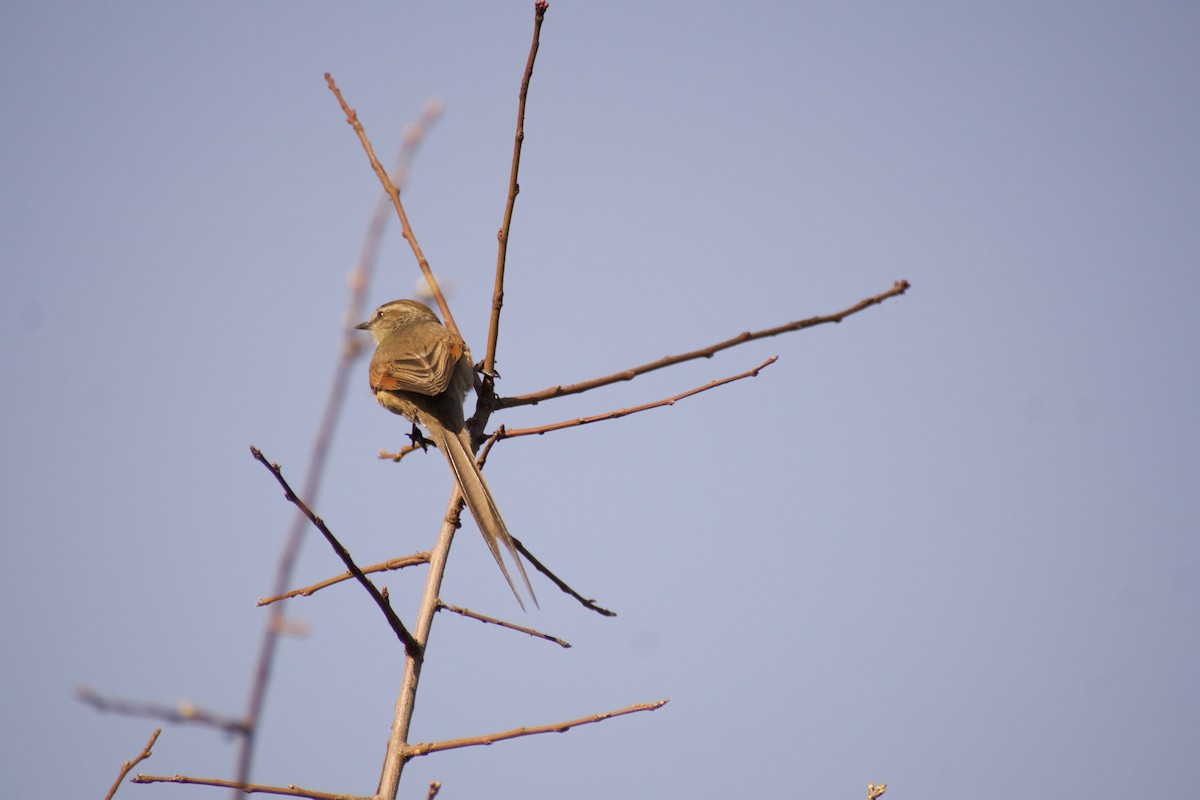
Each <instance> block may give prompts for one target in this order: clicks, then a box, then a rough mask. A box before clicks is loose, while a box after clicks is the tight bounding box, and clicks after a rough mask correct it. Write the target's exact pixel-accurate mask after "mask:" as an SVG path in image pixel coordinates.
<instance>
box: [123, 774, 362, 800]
mask: <svg viewBox="0 0 1200 800" xmlns="http://www.w3.org/2000/svg"><path fill="white" fill-rule="evenodd" d="M133 782H134V783H186V784H190V785H193V786H220V787H223V788H226V789H236V790H237V791H238V792H240V793H241V794H281V795H285V796H287V797H311V798H313V800H373V798H371V797H369V796H362V795H357V794H340V793H336V792H318V791H316V790H315V789H302V788H300V787H299V786H291V785H289V786H266V785H264V784H259V783H242V782H240V781H225V780H221V779H220V778H193V777H191V776H190V775H142V774H141V773H138V775H137V777H135V778H134V779H133Z"/></svg>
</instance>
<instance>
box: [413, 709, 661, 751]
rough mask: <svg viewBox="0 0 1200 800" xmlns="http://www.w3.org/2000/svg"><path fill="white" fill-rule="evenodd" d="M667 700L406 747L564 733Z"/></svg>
mask: <svg viewBox="0 0 1200 800" xmlns="http://www.w3.org/2000/svg"><path fill="white" fill-rule="evenodd" d="M667 702H668V701H667V700H658V701H657V702H654V703H638V704H637V705H632V706H627V707H625V708H621V709H618V710H616V711H606V712H604V713H601V714H595V715H593V716H590V717H580V718H579V719H573V720H570V721H568V722H556V723H553V724H550V725H539V726H537V727H534V728H516V729H514V730H511V731H502V732H500V733H489V734H486V735H484V736H472V737H470V738H467V739H447V740H445V741H441V742H429V743H428V744H414V745H410V746H409V748H408V755H409V756H410V757H416V756H425V755H429V754H430V753H438V752H441V751H443V750H454V749H457V748H459V747H477V746H481V745H492V744H495V743H496V742H502V741H504V740H506V739H517V738H519V737H521V736H534V735H536V734H539V733H565V732H566V731H569V730H570V729H571V728H577V727H579V726H580V725H590V724H591V723H593V722H603V721H604V720H606V719H611V718H612V717H621V716H624V715H626V714H636V713H637V712H639V711H657V710H658V709H660V708H662V707H663V706H665V705H666V704H667Z"/></svg>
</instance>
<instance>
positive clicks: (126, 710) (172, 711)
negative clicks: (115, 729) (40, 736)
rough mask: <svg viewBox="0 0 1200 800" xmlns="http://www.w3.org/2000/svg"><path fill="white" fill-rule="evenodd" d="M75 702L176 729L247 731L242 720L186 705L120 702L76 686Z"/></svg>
mask: <svg viewBox="0 0 1200 800" xmlns="http://www.w3.org/2000/svg"><path fill="white" fill-rule="evenodd" d="M75 698H76V699H77V700H79V701H80V702H81V703H87V704H88V705H89V706H91V707H92V708H95V709H96V710H98V711H105V712H108V713H111V714H127V715H129V716H133V717H147V718H149V719H160V720H163V721H164V722H173V723H176V724H180V725H184V724H193V725H204V726H206V727H209V728H216V729H217V730H219V731H224V732H226V733H231V734H235V735H239V736H240V735H242V734H244V733H245V732H246V730H247V724H246V721H245V720H242V719H238V718H237V717H228V716H223V715H221V714H214V713H212V712H211V711H205V710H204V709H203V708H200V707H199V706H196V705H194V704H192V703H189V702H187V701H181V702H180V703H179V704H178V705H176V706H165V705H160V704H157V703H143V702H137V701H134V700H122V699H120V698H115V697H104V696H103V695H101V694H99V693H98V692H95V691H93V690H92V689H89V688H88V687H86V686H80V687H78V688H76V689H75Z"/></svg>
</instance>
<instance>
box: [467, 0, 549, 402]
mask: <svg viewBox="0 0 1200 800" xmlns="http://www.w3.org/2000/svg"><path fill="white" fill-rule="evenodd" d="M547 8H549V3H547V2H545V0H538V2H536V3H535V4H534V7H533V41H532V42H531V43H530V45H529V58H528V60H526V62H525V74H524V76H522V78H521V92H520V94H519V95H518V98H517V134H516V136H515V137H514V139H513V155H512V169H511V171H510V173H509V176H508V201H507V202H506V203H505V206H504V222H503V223H502V224H501V225H500V230H499V231H498V232H497V233H496V239H497V242H498V245H497V250H498V253H497V255H496V286H495V289H494V290H493V291H492V321H491V324H490V325H489V327H488V342H487V351H486V354H485V355H484V357H483V382H484V385H485V386H486V387H487V388H486V389H485V390H484V391H485V394H487V395H488V400H491V398H492V397H494V396H495V390H494V388H493V381H494V380H495V376H496V342H497V339H499V337H500V309H501V307H502V306H503V305H504V266H505V262H506V261H507V259H508V232H509V229H510V228H511V227H512V216H513V207H514V206H515V205H516V204H517V194H519V193H520V191H521V186H520V184H519V183H518V182H517V174H518V173H519V172H520V168H521V146H522V144H524V142H525V100H526V98H527V97H528V95H529V81H530V79H532V78H533V63H534V61H536V60H537V54H538V46H539V42H540V39H541V35H542V22H543V21H544V20H545V17H546V9H547ZM481 399H482V398H481Z"/></svg>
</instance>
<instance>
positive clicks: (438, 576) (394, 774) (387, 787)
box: [375, 486, 463, 800]
mask: <svg viewBox="0 0 1200 800" xmlns="http://www.w3.org/2000/svg"><path fill="white" fill-rule="evenodd" d="M462 504H463V500H462V493H461V491H460V490H459V488H458V487H457V486H455V488H454V491H453V492H451V494H450V502H449V504H448V505H447V507H446V516H445V517H444V518H443V519H442V529H441V531H440V532H439V533H438V540H437V544H435V545H434V547H433V550H432V551H430V553H429V575H428V576H427V577H426V579H425V594H424V595H423V596H422V597H421V608H420V610H419V611H418V612H417V621H416V624H415V625H414V626H413V638H415V639H416V640H417V644H418V645H419V646H420V647H421V649H422V650H424V649H425V647H426V646H427V645H428V644H429V633H430V631H431V630H432V628H433V617H434V615H435V614H437V610H438V597H439V596H440V595H441V592H442V576H443V575H445V573H446V560H447V559H448V558H449V556H450V545H451V544H453V543H454V531H455V529H456V528H457V527H458V515H459V514H460V513H461V511H462ZM421 663H422V662H421V661H420V660H418V659H415V658H412V657H411V656H407V655H406V656H405V658H404V678H403V680H402V681H401V684H400V694H399V696H398V697H397V698H396V712H395V715H394V716H393V717H392V733H391V735H390V736H389V737H388V743H387V752H386V753H385V754H384V757H383V774H382V775H380V777H379V790H378V791H377V792H376V793H375V800H396V792H397V791H398V790H399V788H400V776H401V775H402V774H403V772H404V765H405V764H407V763H408V761H409V759H410V758H411V757H412V753H411V752H410V751H409V748H408V729H409V726H410V725H411V724H412V716H413V711H414V710H415V709H416V705H417V684H418V683H420V680H421Z"/></svg>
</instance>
